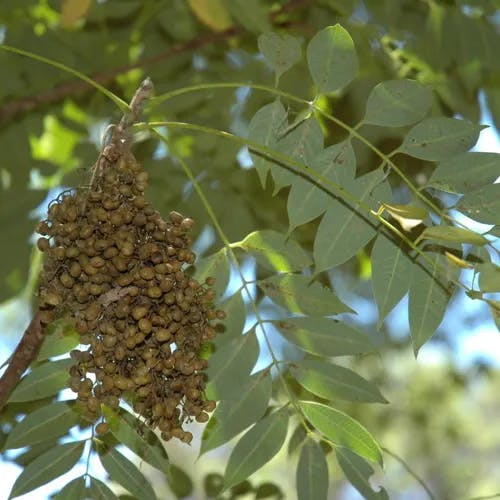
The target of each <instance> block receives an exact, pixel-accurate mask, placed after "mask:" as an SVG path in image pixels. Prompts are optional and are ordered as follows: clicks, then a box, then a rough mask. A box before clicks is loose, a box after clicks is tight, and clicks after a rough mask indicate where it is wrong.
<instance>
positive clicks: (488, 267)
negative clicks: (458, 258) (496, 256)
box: [478, 263, 500, 293]
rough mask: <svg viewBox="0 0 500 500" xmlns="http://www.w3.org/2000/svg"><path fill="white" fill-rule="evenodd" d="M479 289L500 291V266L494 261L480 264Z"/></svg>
mask: <svg viewBox="0 0 500 500" xmlns="http://www.w3.org/2000/svg"><path fill="white" fill-rule="evenodd" d="M478 269H479V271H480V274H479V289H480V290H481V292H484V293H489V292H492V293H494V292H500V267H499V266H497V265H496V264H493V263H485V264H479V265H478Z"/></svg>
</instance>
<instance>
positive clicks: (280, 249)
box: [235, 229, 312, 272]
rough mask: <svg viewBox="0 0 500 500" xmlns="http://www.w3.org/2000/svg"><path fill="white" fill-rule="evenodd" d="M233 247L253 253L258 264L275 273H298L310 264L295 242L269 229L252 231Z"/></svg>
mask: <svg viewBox="0 0 500 500" xmlns="http://www.w3.org/2000/svg"><path fill="white" fill-rule="evenodd" d="M235 246H238V247H239V248H242V249H243V250H245V251H247V252H252V253H254V254H255V257H256V259H257V261H258V262H259V264H262V265H263V266H265V267H267V268H268V269H272V270H274V271H276V272H290V271H300V270H302V269H303V268H305V267H307V266H309V265H311V263H312V260H311V258H310V256H309V255H308V254H307V253H306V252H305V251H304V250H303V249H302V247H301V246H300V245H299V244H298V243H297V242H296V241H294V240H292V239H291V238H289V239H287V237H286V236H285V235H284V234H282V233H278V232H277V231H273V230H271V229H265V230H263V231H254V232H253V233H250V234H249V235H248V236H247V237H246V238H245V239H244V240H242V241H240V242H238V243H235Z"/></svg>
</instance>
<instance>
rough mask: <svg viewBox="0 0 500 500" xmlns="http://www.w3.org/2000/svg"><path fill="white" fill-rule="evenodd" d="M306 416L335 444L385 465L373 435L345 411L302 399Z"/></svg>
mask: <svg viewBox="0 0 500 500" xmlns="http://www.w3.org/2000/svg"><path fill="white" fill-rule="evenodd" d="M299 404H300V407H301V408H302V411H303V412H304V414H305V416H306V418H307V419H308V420H309V421H310V422H311V424H312V425H313V426H314V427H316V429H318V430H319V431H320V432H321V433H322V434H323V435H325V436H326V437H327V438H328V439H330V440H331V441H332V442H333V443H334V444H336V445H338V446H343V447H344V448H348V449H349V450H352V451H354V452H355V453H357V454H358V455H361V456H362V457H365V458H367V459H368V460H372V461H373V462H378V463H379V464H380V465H383V462H382V451H381V450H380V447H379V445H378V444H377V442H376V441H375V439H374V438H373V436H372V435H371V434H370V433H369V432H368V431H367V430H366V429H365V428H364V427H363V426H362V425H361V424H360V423H359V422H357V421H356V420H354V419H352V418H351V417H349V415H346V414H345V413H343V412H341V411H339V410H335V409H333V408H330V407H329V406H325V405H323V404H320V403H315V402H313V401H300V403H299Z"/></svg>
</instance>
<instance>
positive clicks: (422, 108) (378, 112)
mask: <svg viewBox="0 0 500 500" xmlns="http://www.w3.org/2000/svg"><path fill="white" fill-rule="evenodd" d="M431 102H432V92H431V90H430V89H429V88H427V87H425V86H424V85H422V84H421V83H419V82H417V81H415V80H388V81H385V82H381V83H379V84H378V85H377V86H376V87H375V88H374V89H373V90H372V92H371V94H370V95H369V96H368V101H367V102H366V113H365V117H364V119H363V122H365V123H370V124H372V125H381V126H384V127H403V126H405V125H411V124H412V123H415V122H418V121H419V120H421V119H422V118H424V116H425V115H426V114H427V112H428V111H429V108H430V107H431Z"/></svg>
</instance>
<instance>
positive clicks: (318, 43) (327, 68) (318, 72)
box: [307, 24, 358, 94]
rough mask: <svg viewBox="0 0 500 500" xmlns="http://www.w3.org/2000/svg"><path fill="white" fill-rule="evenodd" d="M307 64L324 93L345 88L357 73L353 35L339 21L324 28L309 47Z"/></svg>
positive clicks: (319, 89)
mask: <svg viewBox="0 0 500 500" xmlns="http://www.w3.org/2000/svg"><path fill="white" fill-rule="evenodd" d="M307 64H308V66H309V72H310V73H311V76H312V79H313V80H314V83H315V84H316V86H317V87H318V92H320V93H321V94H327V93H330V92H335V91H336V90H339V89H341V88H342V87H345V86H346V85H347V84H348V83H350V82H351V81H352V80H354V77H355V76H356V73H357V72H358V56H357V55H356V49H355V48H354V42H353V41H352V38H351V35H349V33H348V32H347V31H346V30H345V29H344V28H343V27H342V26H340V24H336V25H335V26H328V27H327V28H325V29H323V30H322V31H320V32H319V33H317V34H316V35H314V37H313V38H312V39H311V41H310V42H309V44H308V46H307Z"/></svg>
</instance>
